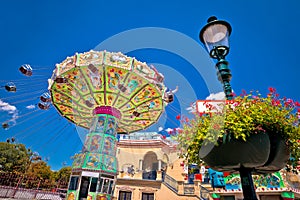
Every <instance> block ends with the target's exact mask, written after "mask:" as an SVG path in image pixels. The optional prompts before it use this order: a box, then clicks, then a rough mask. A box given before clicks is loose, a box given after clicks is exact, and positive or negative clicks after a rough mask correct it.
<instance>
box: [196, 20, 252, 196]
mask: <svg viewBox="0 0 300 200" xmlns="http://www.w3.org/2000/svg"><path fill="white" fill-rule="evenodd" d="M231 30H232V29H231V26H230V24H229V23H228V22H226V21H222V20H218V19H217V18H216V17H215V16H212V17H210V18H208V20H207V24H206V25H205V26H204V27H203V28H202V29H201V31H200V34H199V38H200V41H201V42H202V43H203V44H204V46H205V47H206V49H207V51H208V53H209V55H210V57H212V58H213V59H217V60H218V62H217V63H216V68H217V70H218V72H217V75H218V79H219V81H220V82H221V83H222V84H223V89H224V92H225V95H226V99H227V100H232V99H233V95H232V89H231V85H230V80H231V73H230V69H229V68H228V62H227V61H226V60H225V57H226V55H227V54H228V53H229V36H230V34H231ZM234 170H238V171H239V172H240V177H241V184H242V189H243V195H244V199H245V200H257V197H256V193H255V188H254V185H253V180H252V176H251V172H252V169H248V168H244V167H243V166H241V167H240V168H239V169H234Z"/></svg>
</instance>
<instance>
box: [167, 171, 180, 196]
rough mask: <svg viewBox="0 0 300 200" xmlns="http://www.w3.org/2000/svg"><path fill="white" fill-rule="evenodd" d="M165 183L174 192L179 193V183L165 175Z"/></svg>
mask: <svg viewBox="0 0 300 200" xmlns="http://www.w3.org/2000/svg"><path fill="white" fill-rule="evenodd" d="M164 183H165V184H166V185H167V186H168V187H169V188H170V189H172V190H173V191H174V192H176V193H177V192H178V182H177V181H176V180H175V179H174V178H172V177H171V176H169V175H167V174H166V175H165V178H164Z"/></svg>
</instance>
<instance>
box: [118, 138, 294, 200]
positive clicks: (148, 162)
mask: <svg viewBox="0 0 300 200" xmlns="http://www.w3.org/2000/svg"><path fill="white" fill-rule="evenodd" d="M116 157H117V160H118V175H117V181H116V187H115V190H114V194H113V196H114V199H116V200H168V199H170V200H171V199H172V200H196V199H197V200H199V199H200V200H213V199H215V200H218V199H220V200H221V199H222V200H242V199H243V193H242V189H241V185H240V178H239V175H237V174H227V173H221V174H222V175H221V176H220V175H218V177H215V178H212V174H209V173H208V172H209V170H208V169H206V168H204V169H202V168H201V169H199V170H195V169H191V168H192V167H191V166H190V167H187V166H186V165H184V162H183V160H182V159H180V158H179V157H178V152H177V150H176V143H175V142H174V141H172V140H170V138H165V137H164V136H162V135H160V134H158V133H156V132H143V133H133V134H130V135H121V136H120V138H119V142H118V147H117V153H116ZM192 171H193V172H194V173H191V172H192ZM253 179H254V183H255V186H256V192H257V196H258V199H259V200H285V199H300V190H299V189H300V176H299V175H295V174H291V173H287V172H276V173H274V174H271V175H265V176H253ZM218 181H219V182H222V184H220V183H219V182H218ZM212 186H214V187H212ZM297 188H298V189H297Z"/></svg>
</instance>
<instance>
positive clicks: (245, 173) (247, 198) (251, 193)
mask: <svg viewBox="0 0 300 200" xmlns="http://www.w3.org/2000/svg"><path fill="white" fill-rule="evenodd" d="M239 172H240V177H241V183H242V189H243V195H244V200H258V199H257V196H256V192H255V188H254V184H253V179H252V169H248V168H244V167H241V168H240V169H239Z"/></svg>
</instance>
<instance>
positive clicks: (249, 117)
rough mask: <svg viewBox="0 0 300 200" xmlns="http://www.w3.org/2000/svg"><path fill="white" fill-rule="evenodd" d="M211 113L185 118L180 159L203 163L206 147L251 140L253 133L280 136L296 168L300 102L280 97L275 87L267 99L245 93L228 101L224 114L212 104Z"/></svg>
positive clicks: (298, 154)
mask: <svg viewBox="0 0 300 200" xmlns="http://www.w3.org/2000/svg"><path fill="white" fill-rule="evenodd" d="M206 106H207V108H208V109H209V110H210V111H211V112H208V113H206V114H200V115H195V118H194V119H191V120H188V119H183V120H182V121H183V129H182V130H181V131H178V134H177V140H178V142H179V145H178V147H179V149H180V156H181V157H183V158H185V159H186V160H188V162H189V163H199V164H200V162H202V161H201V160H199V157H198V153H199V150H200V148H201V146H202V145H203V144H207V143H211V142H213V143H214V144H215V145H220V144H222V143H224V142H228V141H230V140H231V139H233V138H235V139H238V140H243V141H247V138H248V137H249V136H251V135H252V134H258V133H266V134H276V135H280V137H281V138H282V139H284V140H285V142H286V145H287V146H288V148H289V151H290V153H291V159H290V161H289V162H288V166H289V167H290V168H293V169H295V167H296V166H297V161H298V160H299V158H300V151H299V150H300V126H299V122H300V103H299V102H297V101H293V100H292V99H288V98H285V97H283V98H280V97H279V94H278V93H276V90H275V89H274V88H269V93H268V95H267V97H262V95H261V94H260V93H258V92H256V93H253V92H251V93H250V94H246V92H245V91H243V93H242V94H241V95H240V96H236V97H235V99H234V100H228V101H224V104H222V105H219V106H221V108H222V109H221V111H220V112H213V111H216V109H215V107H214V106H212V105H211V104H208V103H207V104H206Z"/></svg>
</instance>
